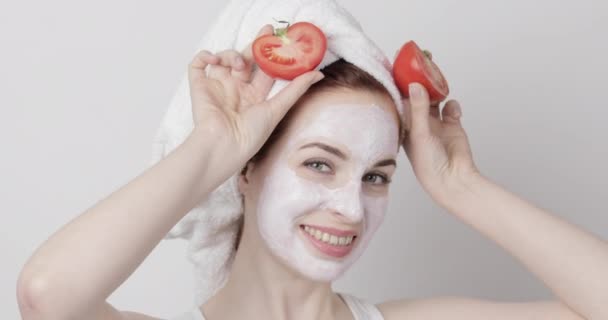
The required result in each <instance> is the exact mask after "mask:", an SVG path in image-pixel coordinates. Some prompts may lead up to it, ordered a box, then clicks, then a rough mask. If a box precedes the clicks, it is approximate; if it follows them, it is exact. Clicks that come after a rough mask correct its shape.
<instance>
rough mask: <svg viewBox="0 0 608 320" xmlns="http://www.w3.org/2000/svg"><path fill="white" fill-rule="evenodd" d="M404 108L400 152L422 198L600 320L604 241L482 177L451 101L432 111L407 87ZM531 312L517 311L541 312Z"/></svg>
mask: <svg viewBox="0 0 608 320" xmlns="http://www.w3.org/2000/svg"><path fill="white" fill-rule="evenodd" d="M404 105H405V106H406V108H408V109H409V110H408V112H406V115H407V117H405V118H404V121H405V123H406V125H407V126H406V127H407V128H410V130H409V132H408V134H407V135H406V136H405V138H404V141H403V147H404V149H405V152H406V155H407V156H408V159H409V160H410V163H411V165H412V168H413V170H414V173H415V175H416V178H417V179H418V180H419V181H420V183H421V185H422V187H423V188H424V189H425V190H426V191H427V192H428V193H429V194H430V196H431V197H432V198H433V199H434V200H435V201H436V202H437V203H438V204H439V205H441V206H442V207H444V208H446V209H447V210H448V211H449V212H450V213H452V214H454V215H455V216H457V217H459V218H460V219H462V220H463V221H464V222H465V223H467V224H469V225H471V226H472V227H473V228H475V229H476V230H477V231H479V232H481V233H482V234H484V235H485V236H487V237H488V238H490V239H491V240H493V241H495V242H497V243H498V244H499V245H500V246H502V247H503V248H505V249H506V250H507V251H508V252H509V253H511V254H512V255H513V256H515V257H516V258H517V259H519V261H520V262H522V263H523V264H524V265H525V266H526V267H527V268H528V269H529V270H530V271H531V272H532V273H533V274H535V275H536V276H538V277H539V278H540V279H541V280H542V281H543V282H544V283H545V284H546V285H547V286H548V287H549V288H550V289H551V290H552V291H553V292H554V293H555V294H556V295H557V296H558V297H559V299H560V300H561V302H563V304H564V305H565V306H568V308H569V309H571V310H573V311H575V312H576V313H578V314H580V315H582V316H584V317H585V318H586V319H591V320H597V319H608V243H606V242H605V241H603V240H602V239H600V238H598V237H596V236H594V235H592V234H590V233H588V232H585V231H584V230H582V229H580V228H578V227H577V226H575V225H573V224H570V223H568V222H566V221H564V220H563V219H560V218H559V217H557V216H554V215H551V214H550V213H549V212H547V211H544V210H542V209H540V208H538V207H536V206H534V205H532V204H531V203H529V202H527V201H525V200H523V199H522V198H520V197H518V196H516V195H514V194H512V193H510V192H509V191H507V190H505V189H503V188H501V187H500V186H498V185H497V184H495V183H492V182H491V181H489V180H488V179H486V178H485V177H484V176H483V175H482V174H481V173H480V172H479V170H478V169H477V167H476V165H475V163H474V162H473V156H472V152H471V148H470V145H469V142H468V136H467V134H466V132H465V131H464V128H463V127H462V124H461V121H460V119H461V115H462V110H461V109H460V104H459V103H458V102H457V101H456V100H450V101H448V102H447V103H446V104H445V105H444V107H443V109H442V110H441V111H440V110H439V105H433V106H431V105H430V102H429V97H428V92H427V91H426V90H425V89H424V87H422V86H421V85H419V84H414V85H412V86H411V87H410V100H409V101H407V100H406V101H405V103H404ZM537 307H538V306H537V305H532V306H531V309H528V308H526V307H518V309H520V310H522V313H526V312H527V310H530V311H531V310H532V309H534V310H537V311H538V310H544V309H545V308H546V307H542V308H537ZM550 308H551V309H552V310H555V312H560V311H557V310H558V309H555V308H553V307H550ZM537 311H535V312H537ZM529 314H532V313H529ZM547 316H548V315H547ZM563 317H564V319H570V318H572V317H573V315H572V314H563Z"/></svg>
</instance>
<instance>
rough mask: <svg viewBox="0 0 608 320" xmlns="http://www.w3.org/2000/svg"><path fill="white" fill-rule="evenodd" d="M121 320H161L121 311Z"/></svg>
mask: <svg viewBox="0 0 608 320" xmlns="http://www.w3.org/2000/svg"><path fill="white" fill-rule="evenodd" d="M120 314H121V316H122V318H121V320H162V319H161V318H155V317H152V316H149V315H146V314H143V313H138V312H133V311H122V312H121V313H120Z"/></svg>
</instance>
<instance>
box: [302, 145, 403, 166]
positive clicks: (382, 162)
mask: <svg viewBox="0 0 608 320" xmlns="http://www.w3.org/2000/svg"><path fill="white" fill-rule="evenodd" d="M314 147H317V148H321V149H323V150H325V151H327V152H329V153H331V154H333V155H335V156H337V157H338V158H340V159H342V160H346V159H347V157H346V155H345V154H344V153H343V152H342V151H340V150H339V149H337V148H334V147H332V146H329V145H326V144H324V143H321V142H312V143H308V144H305V145H303V146H301V147H300V150H302V149H306V148H314ZM386 166H395V167H397V162H396V161H395V160H394V159H386V160H380V161H378V162H376V164H375V165H374V167H386Z"/></svg>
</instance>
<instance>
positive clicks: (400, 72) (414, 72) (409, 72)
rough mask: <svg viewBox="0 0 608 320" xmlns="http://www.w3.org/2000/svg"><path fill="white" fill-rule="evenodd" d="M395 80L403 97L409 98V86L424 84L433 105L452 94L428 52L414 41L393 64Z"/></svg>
mask: <svg viewBox="0 0 608 320" xmlns="http://www.w3.org/2000/svg"><path fill="white" fill-rule="evenodd" d="M393 78H394V79H395V84H396V85H397V87H398V88H399V90H400V91H401V95H403V96H404V97H406V98H409V96H410V95H409V89H408V86H409V84H410V83H412V82H418V83H420V84H422V85H423V86H424V87H425V88H426V90H427V91H428V93H429V99H430V100H431V103H437V102H440V101H442V100H443V99H445V98H446V97H447V95H448V94H449V93H450V89H449V87H448V82H447V81H446V80H445V77H444V76H443V74H442V73H441V71H440V70H439V67H437V65H436V64H435V62H433V60H431V55H430V53H428V52H427V51H422V50H420V48H419V47H418V45H417V44H416V43H415V42H414V41H409V42H407V43H406V44H404V45H403V46H402V47H401V49H400V50H399V54H398V55H397V57H396V58H395V63H393Z"/></svg>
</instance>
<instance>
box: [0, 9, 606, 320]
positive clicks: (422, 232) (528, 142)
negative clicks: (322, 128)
mask: <svg viewBox="0 0 608 320" xmlns="http://www.w3.org/2000/svg"><path fill="white" fill-rule="evenodd" d="M342 4H343V6H344V7H346V8H347V9H348V10H350V11H351V13H352V14H353V15H354V16H355V17H356V18H357V19H358V20H359V21H360V22H361V24H362V26H363V27H364V29H365V30H366V32H367V34H368V35H369V36H370V37H371V38H372V39H374V40H375V41H376V42H377V43H378V45H379V46H380V47H381V48H382V49H383V50H384V51H385V53H386V55H387V56H389V57H391V58H392V57H393V53H394V52H395V51H396V50H397V48H399V47H400V46H401V45H402V44H403V43H405V42H406V41H408V40H411V39H413V40H416V41H417V42H418V44H419V45H421V46H422V47H424V48H426V49H429V50H430V51H431V52H432V53H433V56H434V60H435V61H436V62H437V63H438V65H439V66H440V68H441V69H442V71H443V72H444V74H445V76H446V77H447V79H448V81H449V83H450V86H451V94H450V98H454V99H458V100H459V101H460V102H461V104H462V108H463V118H462V123H463V125H464V127H465V129H466V131H467V133H468V135H469V139H470V142H471V147H472V150H473V153H474V158H475V161H476V163H477V165H478V167H479V169H480V170H481V171H482V172H483V173H484V174H485V175H486V176H487V177H489V178H490V179H492V180H493V181H495V182H497V183H499V184H500V185H502V186H504V187H506V188H507V189H509V190H510V191H512V192H514V193H516V194H518V195H520V196H522V197H524V198H525V199H527V200H530V201H531V202H533V203H534V204H536V205H538V206H540V207H543V208H545V209H547V210H550V211H551V212H552V213H553V214H555V215H558V216H561V217H564V218H566V219H567V220H569V221H570V222H572V223H574V224H576V225H579V226H580V227H582V228H584V229H586V230H588V231H589V232H592V233H595V234H597V235H599V236H601V237H602V238H604V239H606V238H608V217H607V215H606V213H607V210H606V209H607V205H606V199H607V198H608V188H607V187H608V182H607V181H608V171H607V170H606V159H607V158H608V143H606V137H607V134H606V118H607V117H608V110H607V109H606V103H605V102H604V96H603V95H604V94H605V93H606V92H607V90H606V84H607V82H606V74H607V73H608V62H607V60H606V57H607V56H608V44H607V41H606V34H607V32H606V31H608V20H607V19H605V18H604V17H605V16H604V14H605V13H606V12H608V3H607V2H606V1H604V0H577V1H560V2H558V1H550V0H539V1H528V0H511V1H485V0H462V1H437V0H424V1H423V0H410V1H375V2H374V3H372V2H370V1H345V0H343V1H342ZM222 6H223V4H222V3H221V1H178V2H169V1H97V2H82V1H65V0H59V1H52V2H48V1H46V2H45V1H19V2H17V1H11V2H8V1H3V2H1V3H0V39H2V41H1V42H0V106H1V108H2V116H0V134H1V136H2V137H3V139H2V140H3V143H2V145H3V150H2V156H1V157H0V161H1V162H0V177H1V180H0V191H1V193H0V194H1V195H2V199H1V201H0V206H1V207H0V210H1V212H2V216H3V217H4V222H3V223H2V224H1V227H0V228H1V230H0V231H1V232H0V246H1V247H0V248H1V252H2V256H1V258H0V259H1V261H2V262H1V263H0V284H1V286H0V318H2V319H16V318H18V317H19V316H18V308H17V302H16V297H15V286H16V280H17V276H18V274H19V272H20V270H21V268H22V266H23V264H24V263H25V261H26V260H27V258H28V257H29V256H30V255H31V254H32V253H33V251H34V250H35V249H36V248H37V247H38V246H39V245H40V244H41V243H42V242H43V241H44V240H45V239H47V237H49V236H50V235H51V234H52V233H53V232H55V231H56V230H58V229H59V228H60V227H61V226H62V225H64V224H66V223H67V222H68V221H70V220H71V219H73V218H75V217H76V216H77V215H79V214H80V213H81V212H83V211H84V210H86V209H87V208H89V207H91V206H93V205H94V204H95V203H96V202H97V201H99V200H101V199H102V198H104V197H105V196H107V195H109V194H110V193H111V192H113V191H114V190H116V189H117V188H119V187H120V186H122V185H124V184H126V183H127V182H128V181H130V180H131V179H133V178H135V176H137V175H139V174H140V173H141V172H142V171H143V170H144V169H145V168H146V164H147V163H148V161H149V159H150V156H151V145H152V139H153V137H154V134H155V132H156V129H157V127H158V125H159V124H160V121H161V118H162V116H163V115H164V113H165V111H166V109H167V107H168V105H169V102H170V99H171V97H172V95H173V93H174V91H175V90H176V88H177V86H178V83H179V81H180V80H181V78H182V77H183V76H184V75H185V72H186V68H187V64H188V63H189V62H190V60H191V58H192V56H193V55H194V53H195V49H196V46H197V44H198V43H199V41H200V39H201V37H202V35H203V33H204V32H205V30H206V28H207V27H208V25H209V24H210V23H211V21H212V20H213V19H214V17H215V16H216V15H217V14H218V13H219V11H220V9H221V8H222ZM371 13H373V14H371ZM602 18H604V19H602ZM601 39H604V40H601ZM396 177H397V178H396V179H395V183H394V185H393V187H392V189H391V194H392V198H391V202H390V208H389V212H388V214H387V219H386V220H385V222H384V225H383V226H382V227H381V228H380V229H379V231H378V233H377V236H376V238H375V239H374V240H373V242H372V243H371V244H370V246H369V248H368V250H367V251H366V252H365V254H364V255H363V257H362V258H361V259H360V260H359V261H358V262H357V263H356V264H355V265H354V266H353V267H352V268H351V269H350V270H349V271H348V272H347V273H346V274H345V275H344V277H343V278H341V279H340V280H338V281H337V282H336V284H335V289H336V290H342V291H347V292H350V293H353V294H355V295H358V296H360V297H362V298H366V299H369V300H371V301H373V302H379V301H383V300H386V299H394V298H398V297H404V298H405V297H428V296H434V295H464V296H473V297H480V298H491V299H497V300H517V301H523V300H531V299H544V298H551V297H552V294H551V292H550V291H549V290H548V289H547V288H546V287H544V286H543V284H542V283H541V282H540V281H539V280H538V279H537V278H535V277H534V276H533V275H532V274H531V273H529V272H528V271H527V270H526V269H525V268H524V267H523V266H522V265H521V264H519V263H518V262H517V261H516V260H515V259H514V258H512V257H511V256H510V255H508V254H507V253H506V252H505V251H503V250H502V249H501V248H500V247H498V246H497V245H495V244H494V243H492V242H491V241H489V240H488V239H487V238H484V237H483V236H482V235H481V234H478V233H477V232H476V231H474V230H473V229H472V228H470V227H468V226H467V225H465V224H463V223H462V222H461V221H459V220H458V219H457V218H455V217H454V216H452V215H450V214H449V213H448V212H446V211H444V210H443V209H441V208H440V207H438V206H437V205H436V204H435V203H434V202H433V201H432V199H431V198H430V197H429V196H428V195H427V194H425V193H424V191H423V190H422V188H421V187H420V185H419V184H418V182H417V181H416V179H415V177H414V175H413V173H412V171H411V167H410V165H409V163H408V161H407V158H406V157H405V154H404V153H403V152H402V153H401V154H400V158H399V163H398V170H397V173H396ZM499 205H500V204H497V206H499ZM488 214H491V213H488ZM185 247H186V242H185V241H183V240H174V241H163V242H161V243H160V244H159V245H158V247H157V248H156V249H155V250H154V251H153V252H152V253H151V254H150V256H148V258H147V259H146V260H145V261H144V262H143V264H142V265H141V266H140V267H139V269H137V271H136V272H135V273H134V274H133V275H132V276H131V277H130V278H129V279H128V280H127V281H126V282H125V283H124V284H123V285H122V286H121V287H119V288H118V289H117V290H116V291H115V292H114V294H112V295H111V296H110V298H109V301H110V302H111V303H112V304H113V305H115V306H116V307H117V308H119V309H124V310H134V311H139V312H144V313H148V314H151V315H155V316H160V317H168V316H170V315H174V314H177V313H180V312H183V311H185V310H186V309H187V308H188V307H189V306H190V304H191V301H192V291H191V290H192V288H193V285H192V282H191V281H192V275H191V267H190V265H189V263H188V262H187V260H186V258H185ZM564 250H566V249H564ZM111 258H112V257H108V259H111Z"/></svg>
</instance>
